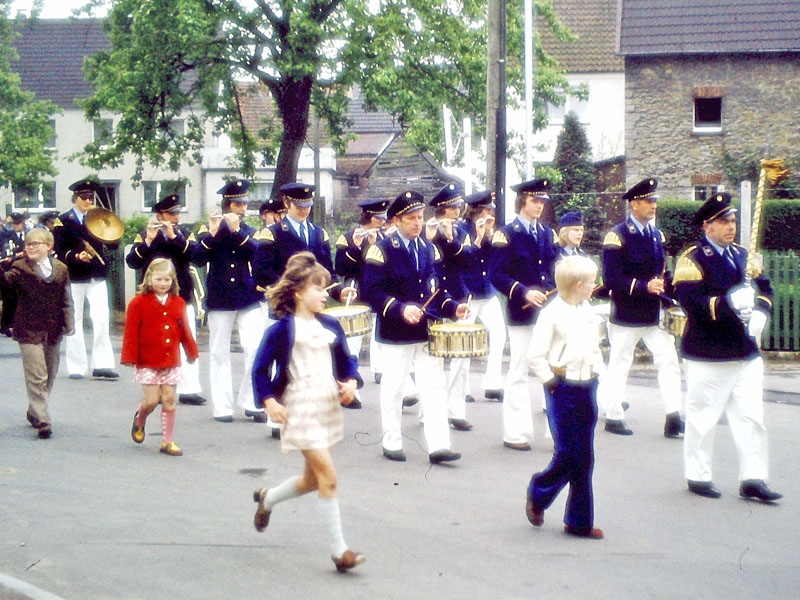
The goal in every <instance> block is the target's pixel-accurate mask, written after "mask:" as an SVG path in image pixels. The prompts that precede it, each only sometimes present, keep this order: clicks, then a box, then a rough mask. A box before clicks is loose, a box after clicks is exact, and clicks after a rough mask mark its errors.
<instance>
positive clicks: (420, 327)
mask: <svg viewBox="0 0 800 600" xmlns="http://www.w3.org/2000/svg"><path fill="white" fill-rule="evenodd" d="M417 242H418V244H419V246H418V247H419V251H418V257H419V270H417V267H416V265H415V264H414V257H413V256H412V255H411V253H410V252H409V251H408V249H407V248H406V245H405V243H404V242H403V240H402V239H401V238H400V236H399V235H398V234H397V233H393V234H392V235H390V236H388V237H385V238H383V239H382V240H381V241H379V242H378V243H377V244H375V245H373V246H370V248H369V250H367V255H366V267H365V269H364V295H365V297H366V300H367V302H368V303H369V305H370V306H371V307H372V310H374V311H375V312H376V313H377V315H378V322H377V332H376V338H377V339H378V341H380V342H390V343H395V344H416V343H419V342H425V341H427V340H428V324H427V321H428V319H441V318H448V319H452V318H454V317H455V314H456V308H457V307H458V305H457V304H456V302H455V301H454V300H453V299H452V298H451V297H450V296H449V295H448V294H447V293H445V292H443V291H441V290H440V291H439V292H438V293H437V294H436V297H435V298H433V300H432V301H431V303H430V304H429V305H428V306H427V307H426V309H425V318H423V319H420V322H419V323H417V324H416V325H411V324H409V323H408V322H407V321H406V320H405V319H403V307H404V306H405V305H406V304H408V303H414V304H416V305H417V306H419V307H422V305H423V304H425V302H426V301H427V300H428V299H429V298H430V297H431V295H432V294H433V293H434V292H435V291H436V290H437V289H438V288H439V281H438V278H437V277H436V269H435V266H434V263H435V262H436V261H439V260H441V255H440V253H439V249H438V248H437V247H436V246H435V245H434V244H431V243H429V242H426V241H425V240H423V239H422V238H417Z"/></svg>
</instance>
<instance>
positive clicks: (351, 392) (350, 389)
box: [336, 379, 358, 406]
mask: <svg viewBox="0 0 800 600" xmlns="http://www.w3.org/2000/svg"><path fill="white" fill-rule="evenodd" d="M336 385H338V386H339V404H341V405H342V406H349V405H350V403H351V402H352V401H353V399H354V398H355V397H356V387H358V384H357V383H356V380H355V379H348V380H347V381H337V382H336Z"/></svg>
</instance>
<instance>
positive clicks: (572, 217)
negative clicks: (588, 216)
mask: <svg viewBox="0 0 800 600" xmlns="http://www.w3.org/2000/svg"><path fill="white" fill-rule="evenodd" d="M583 233H584V226H583V215H582V214H581V211H579V210H575V211H571V212H566V213H564V214H563V215H561V218H560V219H559V220H558V245H559V246H561V249H560V250H559V253H558V254H559V256H572V255H573V254H575V255H577V256H586V252H584V251H583V250H581V241H582V240H583Z"/></svg>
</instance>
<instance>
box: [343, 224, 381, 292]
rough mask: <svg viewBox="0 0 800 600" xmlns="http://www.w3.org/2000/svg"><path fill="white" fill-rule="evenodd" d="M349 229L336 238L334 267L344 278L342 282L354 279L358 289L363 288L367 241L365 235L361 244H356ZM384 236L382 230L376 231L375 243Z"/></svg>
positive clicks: (352, 230) (367, 248)
mask: <svg viewBox="0 0 800 600" xmlns="http://www.w3.org/2000/svg"><path fill="white" fill-rule="evenodd" d="M354 231H355V229H351V230H350V231H347V232H345V233H343V234H342V235H340V236H339V239H338V240H336V256H335V258H334V263H333V264H334V267H335V268H336V274H337V275H340V276H341V277H342V279H343V280H344V281H343V283H349V281H348V280H350V279H355V280H356V283H357V284H358V289H359V290H363V289H364V264H365V263H364V254H365V253H366V251H367V250H369V243H368V242H367V238H366V237H365V238H364V239H363V240H362V241H361V246H360V247H359V246H356V245H355V242H353V232H354ZM384 237H386V236H385V235H384V234H383V232H382V231H378V234H377V237H376V238H375V243H378V241H379V240H382V239H383V238H384Z"/></svg>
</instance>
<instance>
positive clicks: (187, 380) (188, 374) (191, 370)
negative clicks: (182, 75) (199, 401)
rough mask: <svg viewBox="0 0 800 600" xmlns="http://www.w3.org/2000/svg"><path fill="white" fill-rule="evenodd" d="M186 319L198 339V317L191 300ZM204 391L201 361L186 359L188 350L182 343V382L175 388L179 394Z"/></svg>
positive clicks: (187, 304) (187, 307)
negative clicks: (192, 361)
mask: <svg viewBox="0 0 800 600" xmlns="http://www.w3.org/2000/svg"><path fill="white" fill-rule="evenodd" d="M186 320H187V321H188V323H189V329H191V330H192V335H193V336H194V339H195V341H197V319H196V316H195V309H194V304H193V303H191V302H187V303H186ZM202 391H203V388H202V387H201V385H200V361H199V360H196V361H194V364H189V362H188V361H187V360H186V352H185V351H184V350H183V345H181V382H180V383H179V384H178V387H177V388H176V390H175V393H176V394H178V395H181V394H199V393H200V392H202Z"/></svg>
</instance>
